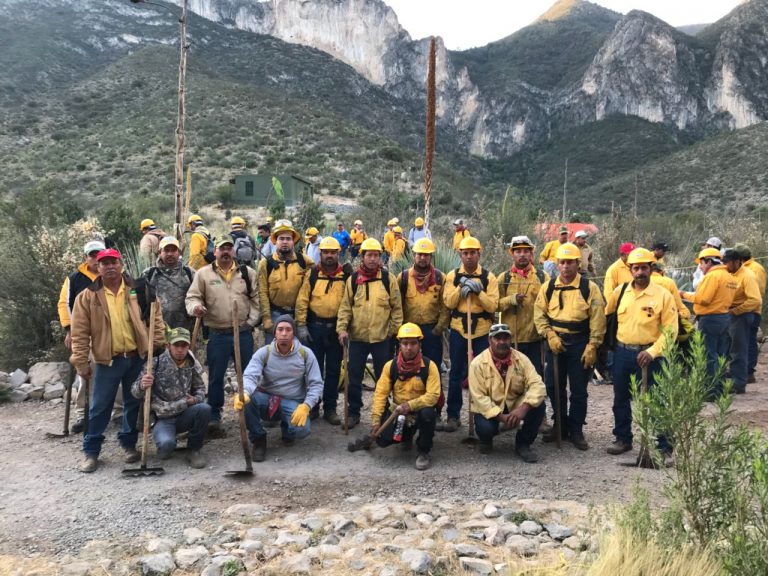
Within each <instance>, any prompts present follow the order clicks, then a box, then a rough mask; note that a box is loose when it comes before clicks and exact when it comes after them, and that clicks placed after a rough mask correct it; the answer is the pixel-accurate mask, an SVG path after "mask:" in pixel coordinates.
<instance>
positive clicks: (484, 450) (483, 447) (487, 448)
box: [477, 442, 493, 454]
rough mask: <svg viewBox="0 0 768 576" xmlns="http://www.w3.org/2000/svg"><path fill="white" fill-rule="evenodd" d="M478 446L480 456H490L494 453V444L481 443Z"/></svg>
mask: <svg viewBox="0 0 768 576" xmlns="http://www.w3.org/2000/svg"><path fill="white" fill-rule="evenodd" d="M477 446H478V450H479V451H480V454H490V453H491V452H493V442H479V443H478V444H477Z"/></svg>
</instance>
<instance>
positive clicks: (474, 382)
mask: <svg viewBox="0 0 768 576" xmlns="http://www.w3.org/2000/svg"><path fill="white" fill-rule="evenodd" d="M488 340H489V348H488V349H487V350H484V351H483V352H482V353H481V354H480V355H479V356H478V357H477V358H475V359H474V360H472V364H470V366H469V393H470V395H471V397H472V406H473V408H474V411H475V431H476V432H477V437H478V439H479V440H480V453H481V454H488V453H490V452H491V450H492V449H493V437H494V436H496V435H498V434H499V432H504V431H507V430H515V429H517V434H516V435H515V453H516V454H517V455H518V456H520V458H522V459H523V461H524V462H528V463H532V462H537V461H538V459H539V457H538V455H537V454H536V452H534V451H533V450H532V449H531V445H532V444H533V443H534V441H535V440H536V436H537V434H538V433H539V427H540V426H541V422H542V421H543V420H544V416H545V415H546V408H545V406H544V398H546V390H545V388H544V382H543V381H542V380H541V376H540V375H539V373H538V372H537V371H536V369H535V368H534V366H533V364H531V362H530V360H528V358H527V357H526V356H525V354H523V353H521V352H518V351H517V350H513V349H512V331H511V330H510V329H509V326H507V325H506V324H494V325H493V326H491V330H490V332H489V333H488Z"/></svg>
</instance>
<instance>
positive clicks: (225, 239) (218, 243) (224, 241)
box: [216, 234, 235, 248]
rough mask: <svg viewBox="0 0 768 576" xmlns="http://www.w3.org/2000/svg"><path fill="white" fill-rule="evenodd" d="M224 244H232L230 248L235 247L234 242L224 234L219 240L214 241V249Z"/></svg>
mask: <svg viewBox="0 0 768 576" xmlns="http://www.w3.org/2000/svg"><path fill="white" fill-rule="evenodd" d="M224 244H232V246H234V245H235V241H234V240H233V239H232V236H230V235H229V234H225V235H224V236H222V237H221V238H217V239H216V248H218V247H220V246H224Z"/></svg>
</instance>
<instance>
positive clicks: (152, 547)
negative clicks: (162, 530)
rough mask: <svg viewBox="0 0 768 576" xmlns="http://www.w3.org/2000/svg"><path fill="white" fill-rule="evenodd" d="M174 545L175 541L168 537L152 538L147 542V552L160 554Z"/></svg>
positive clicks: (171, 548)
mask: <svg viewBox="0 0 768 576" xmlns="http://www.w3.org/2000/svg"><path fill="white" fill-rule="evenodd" d="M175 547H176V542H175V541H174V540H171V539H170V538H152V539H151V540H150V541H149V542H147V545H146V549H147V552H152V553H153V554H160V553H161V552H171V551H172V550H173V549H174V548H175Z"/></svg>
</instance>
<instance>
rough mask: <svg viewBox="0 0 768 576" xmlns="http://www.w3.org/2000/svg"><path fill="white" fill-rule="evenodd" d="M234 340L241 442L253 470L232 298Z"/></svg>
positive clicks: (248, 467) (248, 463) (235, 310)
mask: <svg viewBox="0 0 768 576" xmlns="http://www.w3.org/2000/svg"><path fill="white" fill-rule="evenodd" d="M232 342H233V344H234V348H235V372H236V373H237V394H238V396H239V397H240V403H241V404H242V405H243V408H242V410H240V414H239V415H238V418H239V421H240V443H241V444H242V445H243V457H244V458H245V469H246V470H248V471H251V470H253V462H251V451H250V450H249V449H248V431H247V429H246V426H245V390H243V388H244V386H243V364H242V361H241V359H240V325H239V323H238V322H237V301H236V300H232Z"/></svg>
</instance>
